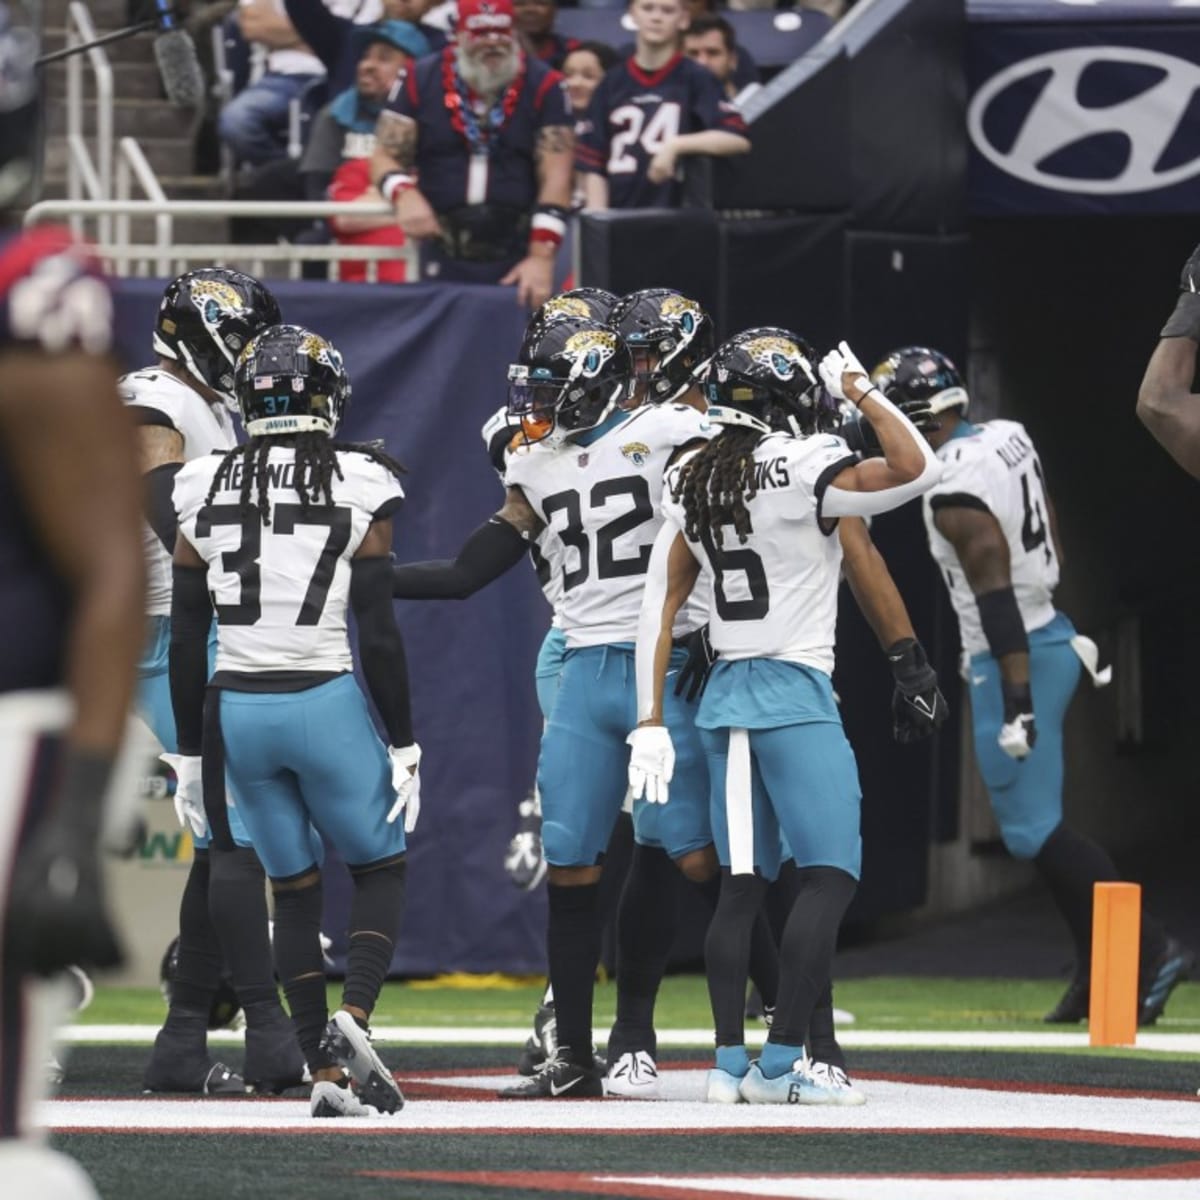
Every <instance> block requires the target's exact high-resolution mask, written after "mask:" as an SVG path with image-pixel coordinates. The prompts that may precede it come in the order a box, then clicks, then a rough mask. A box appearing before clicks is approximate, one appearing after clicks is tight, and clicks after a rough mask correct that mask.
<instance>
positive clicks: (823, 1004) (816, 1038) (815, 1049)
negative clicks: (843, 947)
mask: <svg viewBox="0 0 1200 1200" xmlns="http://www.w3.org/2000/svg"><path fill="white" fill-rule="evenodd" d="M804 1045H805V1047H806V1048H807V1050H808V1057H809V1058H811V1059H812V1060H813V1061H814V1062H823V1063H829V1065H830V1066H833V1067H841V1068H842V1070H843V1071H844V1070H845V1069H846V1056H845V1055H844V1054H843V1053H842V1048H841V1046H839V1045H838V1040H837V1035H836V1034H835V1032H834V1029H833V985H832V984H831V983H827V984H826V985H825V987H824V988H823V989H822V990H821V994H820V995H819V996H818V997H817V1002H816V1004H815V1006H814V1007H813V1012H812V1016H811V1017H810V1018H809V1021H808V1037H807V1039H805V1042H804Z"/></svg>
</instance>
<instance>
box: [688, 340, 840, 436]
mask: <svg viewBox="0 0 1200 1200" xmlns="http://www.w3.org/2000/svg"><path fill="white" fill-rule="evenodd" d="M702 386H703V389H704V396H705V399H706V400H707V401H708V418H709V420H710V421H715V422H716V423H717V424H720V425H745V426H748V427H749V428H751V429H757V430H759V432H761V433H775V432H782V433H791V434H794V435H795V436H797V437H806V436H807V435H808V434H811V433H820V432H822V431H824V430H828V429H834V428H836V427H837V424H838V412H837V405H836V403H835V402H834V400H833V399H832V397H830V395H829V393H828V392H826V390H825V388H824V385H823V384H822V383H821V379H820V376H819V375H818V374H817V355H816V352H815V351H814V350H813V348H812V346H810V345H809V344H808V342H806V341H805V340H804V338H802V337H800V335H799V334H796V333H793V332H792V331H791V330H790V329H778V328H776V327H774V326H761V327H759V328H756V329H746V330H743V331H742V332H741V333H739V334H735V335H734V336H733V337H731V338H730V339H729V340H728V341H725V342H722V343H721V345H720V346H718V347H717V350H716V353H715V354H714V355H713V356H712V360H711V361H710V362H709V364H708V368H707V371H706V373H705V376H704V382H703V385H702Z"/></svg>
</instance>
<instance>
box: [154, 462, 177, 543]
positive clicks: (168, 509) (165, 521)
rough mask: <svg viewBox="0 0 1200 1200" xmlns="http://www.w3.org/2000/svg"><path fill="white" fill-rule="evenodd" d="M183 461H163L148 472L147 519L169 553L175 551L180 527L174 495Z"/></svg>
mask: <svg viewBox="0 0 1200 1200" xmlns="http://www.w3.org/2000/svg"><path fill="white" fill-rule="evenodd" d="M182 466H183V463H180V462H173V463H163V465H162V466H161V467H155V468H154V470H152V471H147V472H146V520H147V521H149V522H150V528H151V529H153V530H154V532H155V533H156V534H158V540H159V541H160V542H162V544H163V545H164V546H165V547H166V549H167V553H168V554H174V553H175V533H176V530H177V529H178V527H179V518H178V517H177V516H176V515H175V501H174V500H173V499H172V496H173V494H174V491H175V476H176V475H178V474H179V471H180V469H181V468H182Z"/></svg>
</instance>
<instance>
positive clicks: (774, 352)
mask: <svg viewBox="0 0 1200 1200" xmlns="http://www.w3.org/2000/svg"><path fill="white" fill-rule="evenodd" d="M746 353H747V354H749V355H750V357H751V358H752V359H753V360H754V361H755V362H756V363H758V364H759V365H760V366H763V367H766V368H767V370H768V371H770V372H771V373H772V374H773V375H775V376H777V377H778V378H779V379H784V380H787V379H794V378H795V376H796V371H797V370H800V371H803V372H804V374H805V375H806V376H807V377H808V379H809V380H810V382H812V383H816V379H815V377H814V376H813V373H812V369H811V367H810V366H809V364H808V360H807V359H806V358H805V357H804V354H803V352H802V351H801V349H800V347H799V346H797V345H796V343H795V342H793V341H789V340H788V339H787V338H781V337H761V338H755V339H754V340H753V341H751V342H747V343H746Z"/></svg>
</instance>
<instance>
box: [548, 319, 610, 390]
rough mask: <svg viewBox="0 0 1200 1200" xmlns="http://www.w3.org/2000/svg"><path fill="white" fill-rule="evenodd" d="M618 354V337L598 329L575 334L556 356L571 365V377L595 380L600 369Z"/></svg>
mask: <svg viewBox="0 0 1200 1200" xmlns="http://www.w3.org/2000/svg"><path fill="white" fill-rule="evenodd" d="M616 352H617V335H616V334H615V333H609V332H607V331H601V330H597V329H586V330H582V331H581V332H579V333H573V334H571V336H570V337H569V338H568V339H567V343H566V345H565V346H563V348H562V349H561V350H560V351H559V352H558V354H556V355H555V357H556V358H565V359H568V360H569V361H570V363H571V377H572V378H573V379H578V378H579V377H580V376H582V377H583V378H584V379H593V378H595V376H597V375H599V374H600V368H601V367H603V366H604V364H605V363H606V362H608V360H609V359H610V358H612V356H613V355H614V354H615V353H616Z"/></svg>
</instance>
